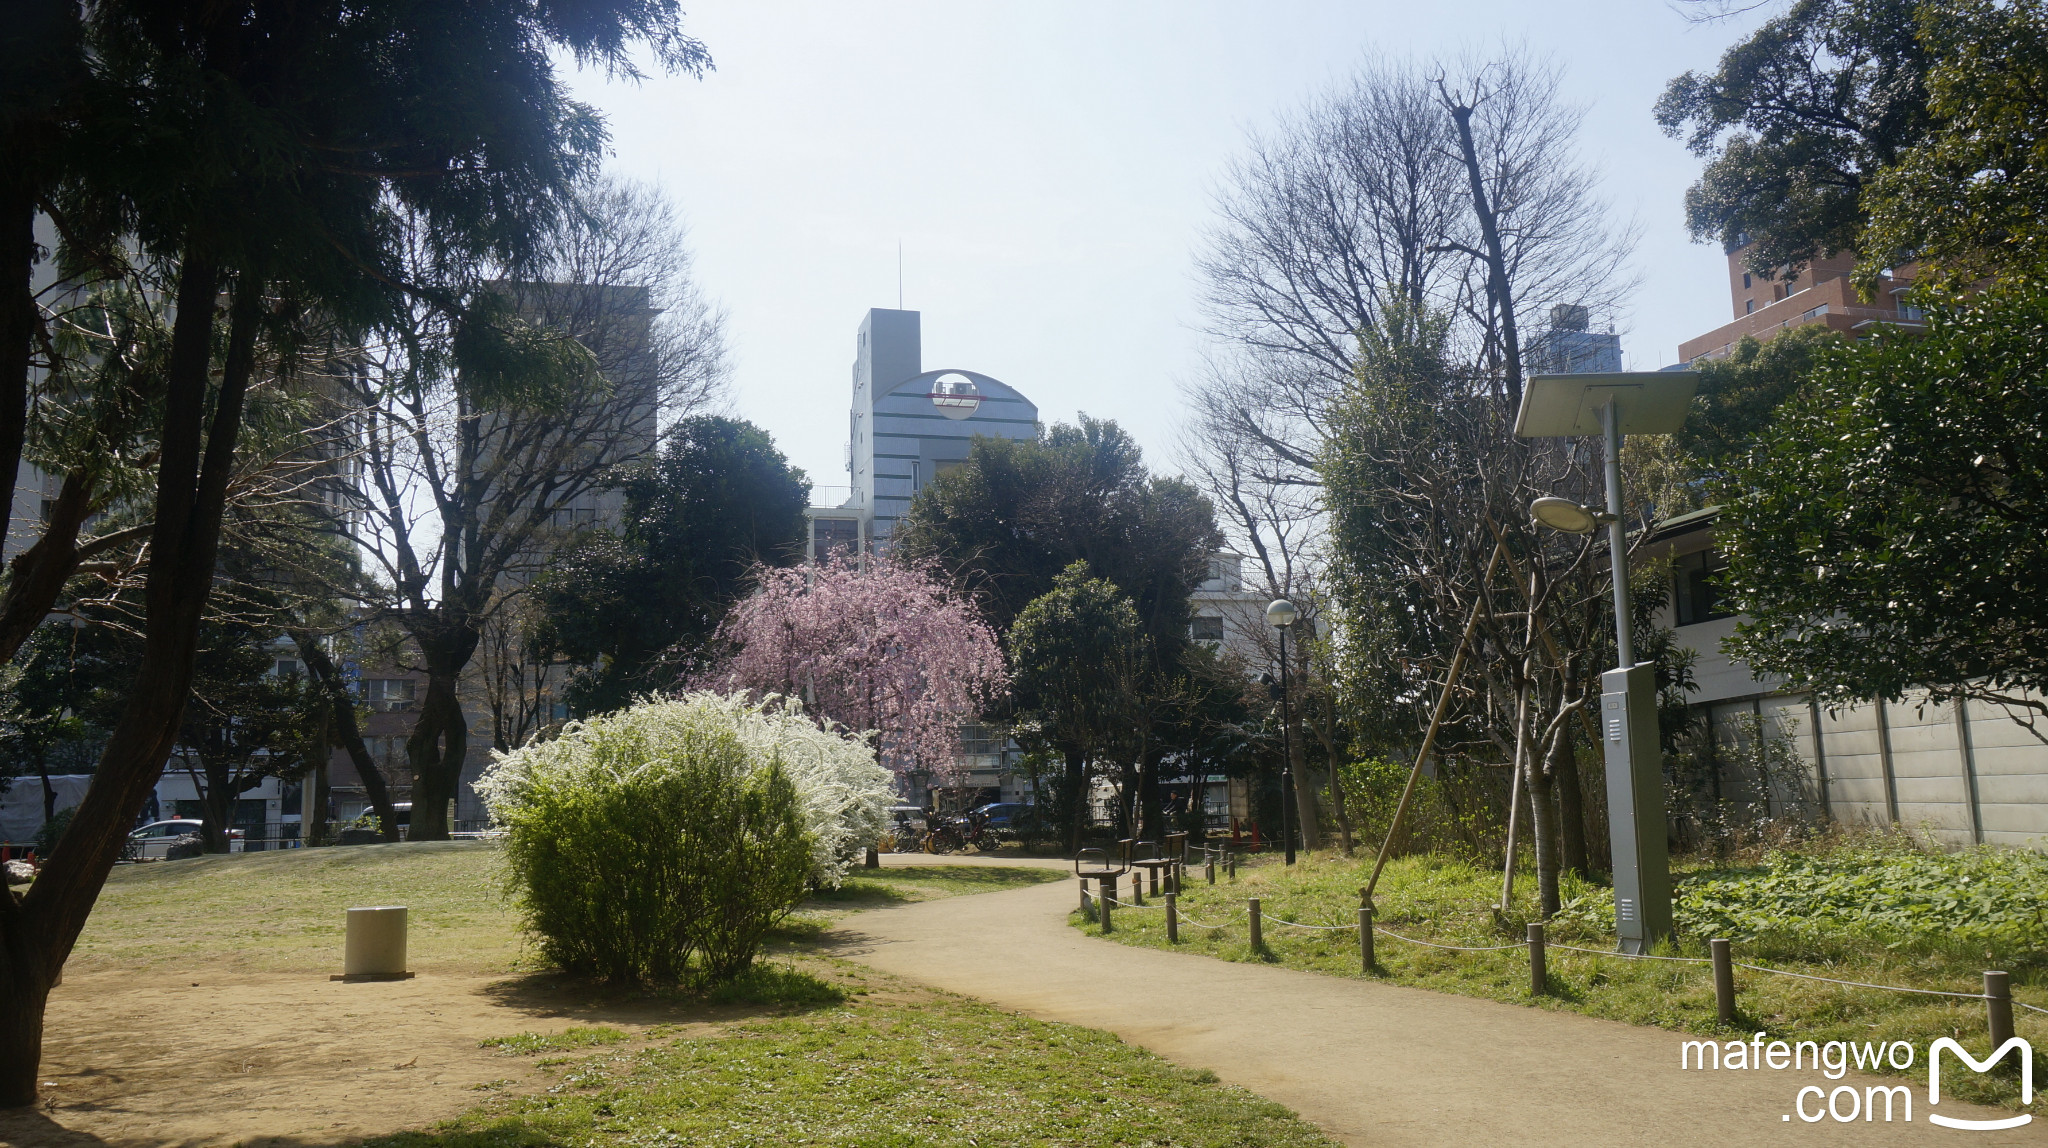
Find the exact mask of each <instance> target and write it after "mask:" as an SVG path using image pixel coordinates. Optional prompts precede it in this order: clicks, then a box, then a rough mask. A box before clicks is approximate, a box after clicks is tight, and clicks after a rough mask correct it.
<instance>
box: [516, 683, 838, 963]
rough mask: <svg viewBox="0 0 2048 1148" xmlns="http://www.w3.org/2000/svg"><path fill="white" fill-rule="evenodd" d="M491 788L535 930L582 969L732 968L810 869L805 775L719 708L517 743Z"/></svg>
mask: <svg viewBox="0 0 2048 1148" xmlns="http://www.w3.org/2000/svg"><path fill="white" fill-rule="evenodd" d="M478 789H479V790H480V791H481V792H482V793H483V796H484V800H485V802H486V803H487V804H488V806H489V808H490V811H491V817H492V820H493V821H495V822H497V823H498V824H499V825H501V826H502V827H503V828H504V829H505V859H506V862H507V868H508V880H509V883H510V885H511V887H512V888H513V889H514V890H515V892H516V895H517V898H518V901H519V907H520V909H521V911H522V913H523V914H524V916H525V918H526V927H527V930H528V932H529V933H531V934H532V935H533V937H534V938H535V940H536V943H537V944H538V946H539V948H540V950H541V952H542V954H543V955H545V956H546V957H547V958H548V959H549V960H550V961H552V962H553V963H554V964H556V965H558V966H560V967H561V968H563V969H566V970H568V971H570V972H576V973H585V974H590V975H596V976H603V977H607V978H610V979H612V980H619V981H644V982H657V983H659V982H669V983H673V982H679V981H697V982H714V981H721V980H726V979H729V978H731V977H733V976H736V975H738V974H739V973H741V972H743V971H745V969H746V968H747V967H748V966H749V965H750V964H752V962H753V959H754V954H755V953H756V952H757V951H758V950H759V948H760V945H761V941H762V939H763V937H765V936H766V934H767V932H768V930H769V929H770V928H771V927H773V926H774V924H775V923H776V922H777V921H778V920H780V919H781V918H782V917H783V916H784V915H785V914H787V913H788V912H789V911H790V910H791V909H793V908H795V907H796V905H797V903H798V902H799V901H801V900H802V899H803V897H804V892H805V889H806V887H807V886H808V884H809V881H810V877H811V871H812V867H813V847H814V840H813V836H812V834H811V833H810V831H809V828H808V822H807V819H806V817H805V814H804V802H803V799H802V797H801V795H800V794H799V792H798V790H797V787H796V784H795V783H794V782H793V781H792V779H791V777H790V775H789V773H788V772H787V771H785V770H784V769H783V767H782V765H781V763H780V761H779V760H778V759H777V758H775V757H773V756H770V755H765V754H763V753H761V752H760V751H758V750H756V749H754V748H752V747H751V746H750V745H749V744H748V743H747V742H745V741H743V740H742V739H741V737H740V735H739V731H738V730H737V729H736V728H735V723H734V722H733V720H732V718H731V715H730V714H729V713H726V712H723V711H721V710H718V709H715V708H706V707H696V708H691V707H687V706H675V705H667V706H661V707H652V706H647V707H643V706H636V707H633V708H631V709H627V710H621V711H620V712H618V713H615V714H610V715H607V716H605V717H601V718H594V719H592V720H590V721H587V722H578V723H575V724H573V725H571V726H570V727H569V728H568V729H566V730H564V731H563V733H562V735H561V736H560V737H558V738H556V739H554V740H552V741H547V742H539V743H535V744H532V745H529V746H526V747H525V748H523V749H520V750H518V751H516V752H514V753H510V754H504V755H501V756H500V757H499V758H498V760H497V762H496V763H495V764H494V765H493V766H492V767H491V769H490V770H489V771H487V773H486V774H485V777H484V779H483V780H482V782H481V783H480V784H479V786H478Z"/></svg>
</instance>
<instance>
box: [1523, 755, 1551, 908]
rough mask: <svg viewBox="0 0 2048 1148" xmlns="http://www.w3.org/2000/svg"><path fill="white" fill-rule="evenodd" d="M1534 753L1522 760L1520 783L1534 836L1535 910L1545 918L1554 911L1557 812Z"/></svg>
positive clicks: (1547, 783)
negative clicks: (1525, 793)
mask: <svg viewBox="0 0 2048 1148" xmlns="http://www.w3.org/2000/svg"><path fill="white" fill-rule="evenodd" d="M1538 757H1539V755H1538V754H1533V753H1532V754H1530V755H1528V760H1527V761H1526V762H1525V763H1524V764H1523V766H1522V770H1523V777H1522V784H1523V785H1525V786H1527V787H1528V790H1529V820H1530V822H1531V824H1530V827H1529V828H1530V831H1531V834H1532V835H1533V836H1534V837H1535V838H1536V904H1537V912H1538V914H1540V915H1541V916H1542V918H1543V919H1544V920H1546V921H1548V920H1549V919H1550V918H1551V916H1552V915H1553V914H1555V913H1556V912H1557V904H1558V903H1557V863H1558V849H1557V845H1558V842H1557V837H1558V834H1557V813H1556V807H1555V806H1553V805H1552V804H1551V797H1552V779H1551V776H1550V774H1549V773H1548V772H1546V771H1545V770H1544V769H1543V767H1542V763H1541V762H1539V761H1538V760H1537V759H1538Z"/></svg>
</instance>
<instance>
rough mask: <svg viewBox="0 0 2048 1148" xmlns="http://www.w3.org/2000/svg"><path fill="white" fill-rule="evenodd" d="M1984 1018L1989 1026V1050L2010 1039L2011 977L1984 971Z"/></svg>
mask: <svg viewBox="0 0 2048 1148" xmlns="http://www.w3.org/2000/svg"><path fill="white" fill-rule="evenodd" d="M1984 1019H1985V1020H1986V1021H1987V1022H1988V1023H1989V1026H1990V1028H1991V1050H1992V1051H1993V1052H1996V1051H1998V1046H1999V1045H2001V1044H2004V1043H2005V1042H2006V1041H2008V1040H2011V1039H2012V978H2011V977H2009V976H2007V975H2006V974H2004V973H2000V972H1993V971H1991V970H1989V969H1986V970H1985V971H1984Z"/></svg>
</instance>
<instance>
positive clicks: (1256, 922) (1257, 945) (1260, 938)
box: [1249, 897, 1266, 953]
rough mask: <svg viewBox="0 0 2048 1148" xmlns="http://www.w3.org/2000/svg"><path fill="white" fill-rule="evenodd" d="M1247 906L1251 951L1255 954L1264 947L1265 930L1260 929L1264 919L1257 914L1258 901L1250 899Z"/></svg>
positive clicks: (1254, 898) (1255, 898)
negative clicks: (1249, 912) (1250, 928)
mask: <svg viewBox="0 0 2048 1148" xmlns="http://www.w3.org/2000/svg"><path fill="white" fill-rule="evenodd" d="M1249 904H1250V906H1251V922H1252V951H1253V952H1255V953H1256V952H1258V951H1259V950H1260V949H1263V948H1265V947H1266V937H1265V930H1264V929H1262V928H1261V927H1260V925H1261V924H1262V923H1263V921H1264V918H1263V917H1262V916H1261V915H1260V913H1259V899H1258V898H1257V897H1253V898H1251V899H1250V902H1249Z"/></svg>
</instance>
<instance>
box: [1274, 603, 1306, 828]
mask: <svg viewBox="0 0 2048 1148" xmlns="http://www.w3.org/2000/svg"><path fill="white" fill-rule="evenodd" d="M1300 616H1301V612H1300V611H1299V610H1296V609H1295V608H1294V603H1292V602H1289V601H1288V600H1287V599H1285V598H1275V599H1273V601H1272V602H1270V603H1268V604H1267V606H1266V621H1267V622H1270V623H1271V624H1272V626H1273V628H1274V629H1276V630H1278V631H1280V833H1281V836H1282V837H1284V838H1286V840H1287V863H1288V864H1289V865H1292V864H1294V820H1295V819H1294V742H1293V724H1294V723H1293V718H1292V716H1291V715H1290V713H1289V711H1288V708H1287V631H1288V630H1290V629H1292V628H1293V627H1294V620H1295V619H1296V618H1298V617H1300Z"/></svg>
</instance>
